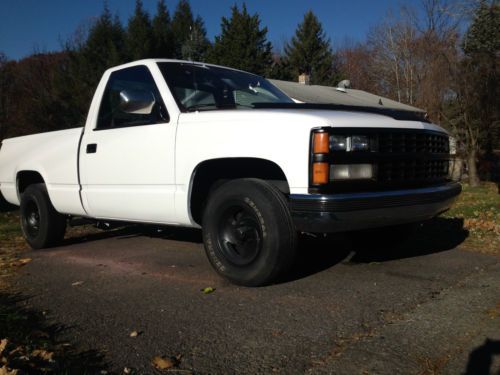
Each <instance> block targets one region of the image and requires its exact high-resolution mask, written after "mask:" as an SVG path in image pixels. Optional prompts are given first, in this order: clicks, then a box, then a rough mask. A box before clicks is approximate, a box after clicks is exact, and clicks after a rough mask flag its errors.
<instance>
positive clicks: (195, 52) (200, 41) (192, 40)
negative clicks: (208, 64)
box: [181, 17, 210, 61]
mask: <svg viewBox="0 0 500 375" xmlns="http://www.w3.org/2000/svg"><path fill="white" fill-rule="evenodd" d="M209 47H210V42H209V41H208V39H207V32H206V30H205V25H204V24H203V20H202V19H201V17H197V18H196V20H195V21H194V22H193V25H192V26H191V30H190V32H189V37H188V39H186V40H185V41H184V44H183V45H182V46H181V55H182V58H183V59H185V60H192V61H203V60H204V59H205V56H206V53H207V51H208V48H209Z"/></svg>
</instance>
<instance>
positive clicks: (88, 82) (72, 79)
mask: <svg viewBox="0 0 500 375" xmlns="http://www.w3.org/2000/svg"><path fill="white" fill-rule="evenodd" d="M65 49H66V53H67V54H68V56H69V61H68V63H67V64H66V65H65V69H64V70H63V71H62V73H61V75H60V76H59V86H60V87H61V91H66V95H67V99H66V100H64V103H65V105H67V113H68V116H69V118H70V119H71V121H72V122H73V123H74V125H82V124H83V123H84V121H85V116H86V113H87V111H88V106H89V104H90V101H91V99H92V96H93V94H94V92H95V88H96V87H97V84H98V82H99V80H100V79H101V77H102V74H103V73H104V71H105V70H106V69H108V68H110V67H113V66H116V65H119V64H122V63H124V62H125V61H127V54H126V53H125V31H124V29H123V27H122V25H121V23H120V20H119V18H118V17H117V16H115V17H114V18H113V17H112V16H111V13H110V11H109V9H108V7H107V6H105V7H104V10H103V13H102V14H101V16H100V17H99V18H98V19H97V20H96V21H95V22H93V23H92V24H91V25H90V27H89V30H88V32H87V35H86V37H83V36H79V37H78V39H77V40H76V41H69V42H68V43H67V44H66V48H65Z"/></svg>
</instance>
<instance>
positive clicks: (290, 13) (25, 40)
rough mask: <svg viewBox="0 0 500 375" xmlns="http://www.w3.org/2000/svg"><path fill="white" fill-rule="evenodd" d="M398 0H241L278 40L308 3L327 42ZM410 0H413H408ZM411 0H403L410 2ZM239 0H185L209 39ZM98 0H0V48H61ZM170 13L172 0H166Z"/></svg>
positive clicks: (128, 3) (363, 25)
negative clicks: (188, 1)
mask: <svg viewBox="0 0 500 375" xmlns="http://www.w3.org/2000/svg"><path fill="white" fill-rule="evenodd" d="M401 1H402V0H347V1H346V0H309V1H308V0H301V1H299V0H267V1H266V0H247V1H246V5H247V9H248V11H249V12H250V13H251V14H254V13H258V14H259V16H260V19H261V24H262V26H267V28H268V40H270V41H271V42H272V43H273V45H274V46H276V47H278V49H279V48H280V47H282V46H283V44H284V41H285V40H288V39H289V38H290V37H291V36H293V34H294V32H295V29H296V27H297V25H298V24H299V23H300V22H301V21H302V18H303V16H304V13H305V12H306V11H308V10H309V9H311V10H312V11H313V12H314V13H315V14H316V15H317V16H318V18H319V19H320V21H321V22H322V24H323V28H324V30H325V32H326V34H327V36H328V37H329V38H330V40H331V41H332V44H333V47H334V48H335V45H339V44H342V43H344V42H345V41H346V40H349V41H362V40H364V38H365V37H366V35H367V33H368V31H369V29H370V27H371V26H373V25H376V24H377V23H379V22H380V21H381V20H382V19H383V17H384V15H385V14H386V13H387V12H388V11H389V10H390V9H397V7H398V4H399V3H401ZM413 1H415V0H413ZM413 1H412V0H407V1H404V2H405V3H407V4H408V3H412V2H413ZM143 3H144V8H145V9H146V10H147V11H148V12H149V13H150V15H154V13H155V11H156V4H157V0H143ZM242 3H243V1H240V0H191V1H190V4H191V8H192V9H193V12H194V13H195V14H198V15H200V16H201V17H202V18H203V20H204V22H205V26H206V29H207V34H208V37H209V38H210V40H213V37H214V36H215V35H218V34H219V33H220V23H221V17H222V16H229V15H230V7H231V6H232V5H234V4H238V5H241V4H242ZM103 4H104V0H0V52H3V53H5V54H6V55H7V57H8V58H10V59H21V58H23V57H25V56H28V55H30V54H32V53H33V52H50V51H57V50H60V49H61V46H62V44H63V42H64V41H66V40H67V39H68V38H70V37H71V36H72V35H73V33H74V32H75V30H76V29H77V28H78V27H79V26H83V25H85V24H87V23H88V22H89V21H91V20H92V19H94V18H95V17H98V16H99V15H100V14H101V13H102V10H103V6H104V5H103ZM166 4H167V8H168V9H169V12H170V14H171V15H172V14H173V12H174V10H175V6H176V4H177V0H166ZM108 6H109V8H110V10H111V12H112V13H113V14H115V13H117V14H118V15H119V17H120V19H121V20H122V22H123V23H124V24H126V22H127V20H128V18H129V17H130V16H131V14H132V13H133V10H134V6H135V0H108Z"/></svg>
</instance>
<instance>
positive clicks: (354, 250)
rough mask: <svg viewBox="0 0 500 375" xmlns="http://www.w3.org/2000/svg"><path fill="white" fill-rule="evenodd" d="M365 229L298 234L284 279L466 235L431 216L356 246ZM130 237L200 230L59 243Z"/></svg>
mask: <svg viewBox="0 0 500 375" xmlns="http://www.w3.org/2000/svg"><path fill="white" fill-rule="evenodd" d="M360 236H366V233H361V232H349V233H338V234H331V235H326V236H325V235H312V234H302V235H301V236H300V237H299V247H298V256H297V261H296V262H295V265H294V267H293V269H292V272H291V273H290V274H289V275H288V277H287V278H286V280H283V281H285V282H288V281H292V280H297V279H301V278H304V277H307V276H310V275H313V274H315V273H318V272H321V271H324V270H326V269H328V268H330V267H333V266H335V265H336V264H338V263H341V262H344V263H348V264H357V263H371V262H386V261H391V260H398V259H405V258H411V257H418V256H424V255H428V254H433V253H439V252H442V251H447V250H451V249H454V248H455V247H457V246H458V245H460V244H461V243H462V242H463V241H464V240H465V239H466V238H467V236H468V231H467V230H466V229H464V227H463V219H458V218H441V217H439V218H435V219H433V220H430V221H428V222H426V223H425V224H422V225H421V226H420V227H419V228H418V229H417V230H416V231H415V233H413V234H412V235H411V236H410V237H409V238H408V239H407V240H406V241H405V242H401V243H393V242H391V238H390V236H389V237H388V238H386V239H384V240H383V241H371V239H370V238H367V239H366V241H363V242H366V243H367V245H363V246H360V245H359V243H358V242H359V241H356V239H358V238H359V237H360ZM133 237H149V238H160V239H165V240H171V241H180V242H191V243H196V244H202V242H203V241H202V235H201V230H199V229H192V228H179V227H157V226H147V225H130V226H124V227H118V228H116V229H113V230H109V231H103V232H95V233H90V234H83V235H81V236H75V237H72V238H68V239H66V240H65V241H64V242H63V243H62V244H61V245H63V246H66V245H70V244H75V243H84V242H90V241H98V240H103V239H106V238H117V239H118V240H123V239H128V238H133Z"/></svg>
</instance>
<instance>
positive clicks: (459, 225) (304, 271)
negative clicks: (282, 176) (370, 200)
mask: <svg viewBox="0 0 500 375" xmlns="http://www.w3.org/2000/svg"><path fill="white" fill-rule="evenodd" d="M468 235H469V233H468V231H467V230H466V229H464V227H463V219H457V218H441V217H438V218H435V219H433V220H430V221H428V222H426V223H424V224H422V225H421V226H419V227H418V229H417V230H416V231H415V232H414V233H413V234H412V235H411V236H410V237H408V239H407V240H406V241H404V242H401V243H391V238H390V237H389V238H386V239H384V240H383V241H380V240H379V241H371V242H370V238H367V239H365V241H363V242H364V243H366V244H365V245H362V246H360V245H359V244H358V243H359V241H357V239H359V236H366V233H363V232H350V233H339V234H332V235H328V236H322V235H319V236H302V237H301V239H300V245H299V254H298V257H297V262H296V265H295V267H294V269H293V272H292V273H291V274H290V275H289V277H287V279H286V280H285V281H292V280H296V279H300V278H304V277H307V276H310V275H313V274H315V273H318V272H321V271H324V270H326V269H328V268H330V267H333V266H335V265H336V264H338V263H341V262H344V263H348V264H356V263H372V262H379V263H382V262H386V261H392V260H398V259H405V258H412V257H418V256H424V255H429V254H434V253H439V252H443V251H448V250H451V249H454V248H456V247H457V246H458V245H460V244H461V243H462V242H463V241H464V240H465V239H466V238H467V236H468Z"/></svg>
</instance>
